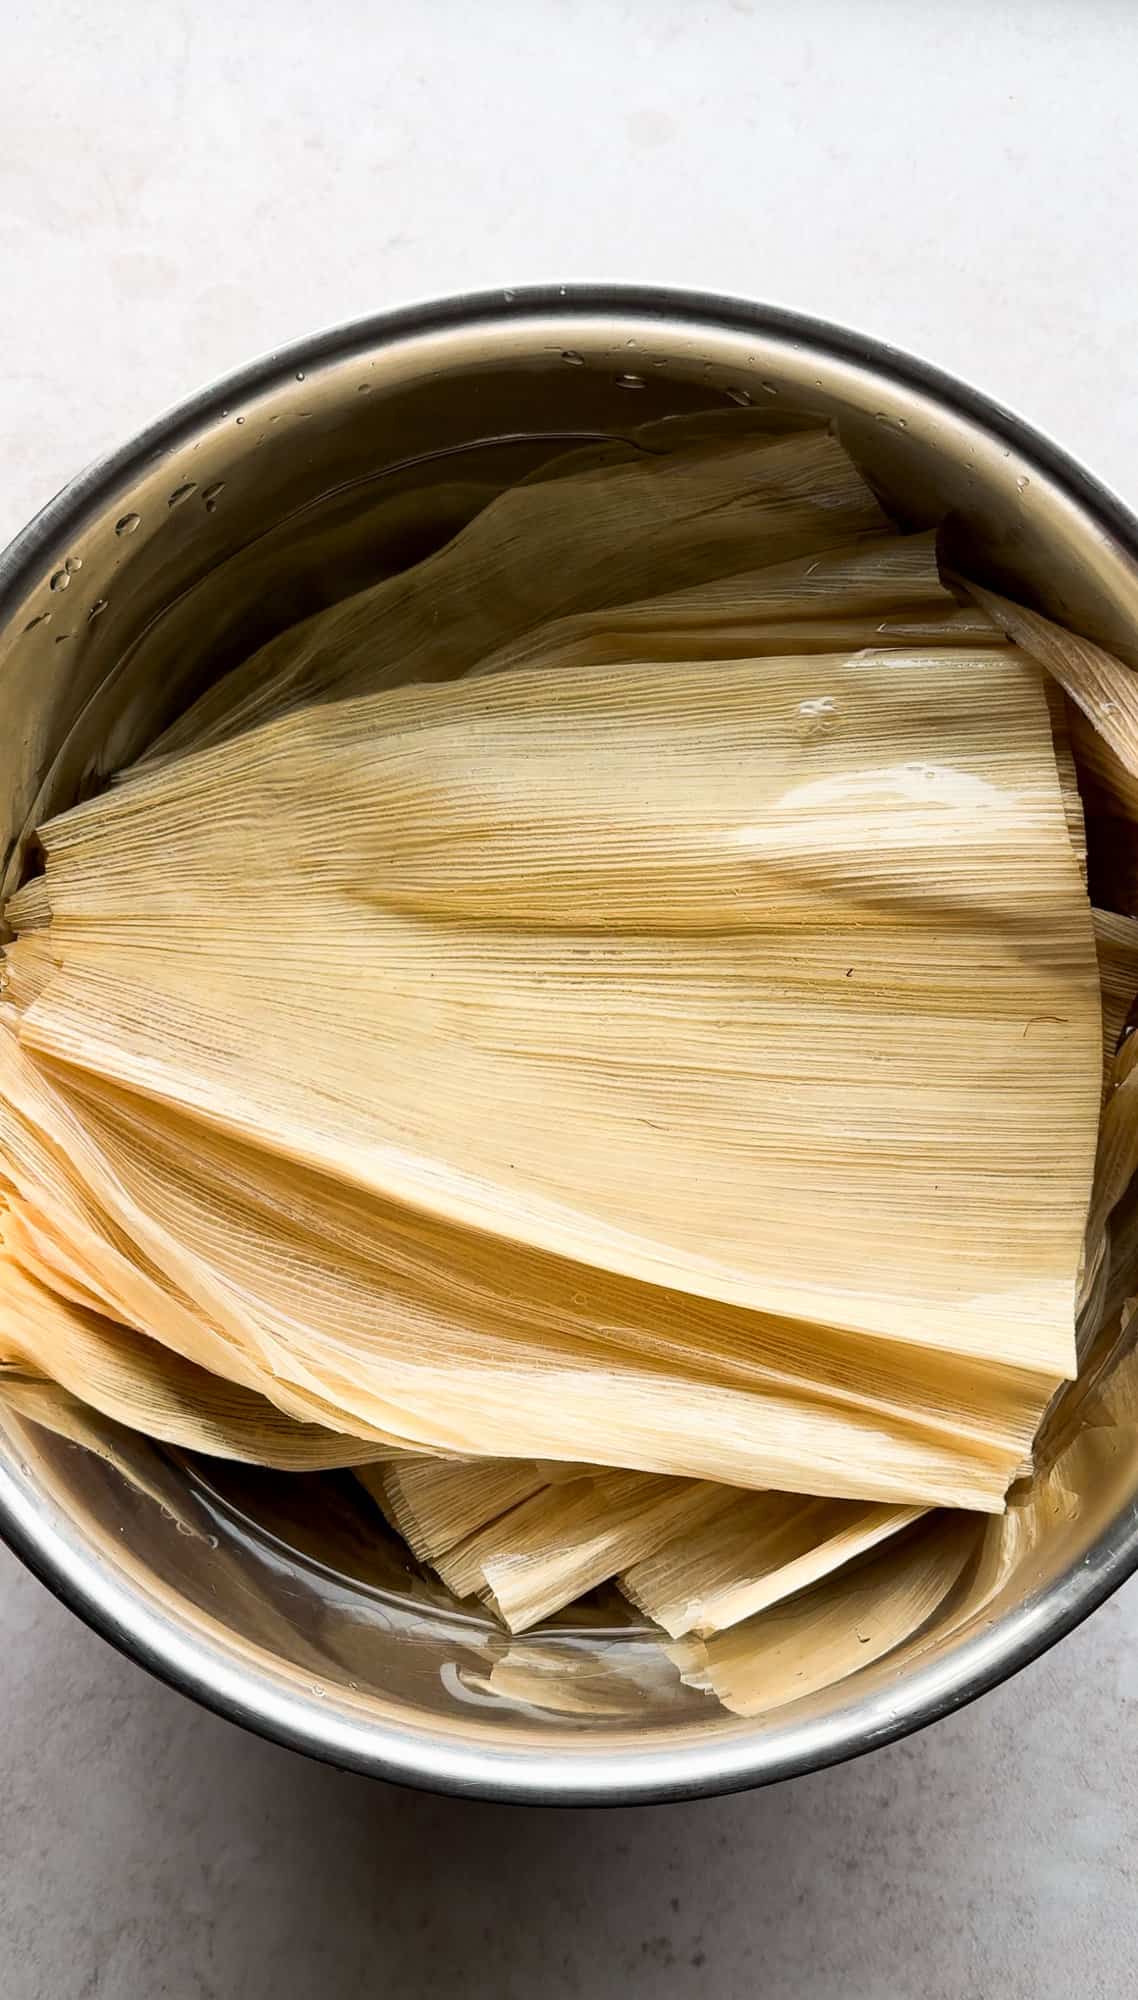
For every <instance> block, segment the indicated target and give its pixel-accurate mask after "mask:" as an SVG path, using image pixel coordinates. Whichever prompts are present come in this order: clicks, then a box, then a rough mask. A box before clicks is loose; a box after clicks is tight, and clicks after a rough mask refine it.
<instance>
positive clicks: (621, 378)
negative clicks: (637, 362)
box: [616, 375, 644, 389]
mask: <svg viewBox="0 0 1138 2000" xmlns="http://www.w3.org/2000/svg"><path fill="white" fill-rule="evenodd" d="M616 386H617V388H618V389H642V388H643V387H644V377H643V375H618V376H617V378H616Z"/></svg>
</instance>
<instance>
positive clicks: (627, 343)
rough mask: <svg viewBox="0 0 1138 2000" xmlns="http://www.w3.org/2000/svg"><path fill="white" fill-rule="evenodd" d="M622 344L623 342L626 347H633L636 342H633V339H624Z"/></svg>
mask: <svg viewBox="0 0 1138 2000" xmlns="http://www.w3.org/2000/svg"><path fill="white" fill-rule="evenodd" d="M624 344H625V346H626V347H635V346H636V342H635V341H634V340H626V341H625V343H624Z"/></svg>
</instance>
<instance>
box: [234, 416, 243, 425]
mask: <svg viewBox="0 0 1138 2000" xmlns="http://www.w3.org/2000/svg"><path fill="white" fill-rule="evenodd" d="M234 422H235V423H239V424H243V423H244V422H245V419H244V417H236V418H234Z"/></svg>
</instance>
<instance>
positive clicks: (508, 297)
mask: <svg viewBox="0 0 1138 2000" xmlns="http://www.w3.org/2000/svg"><path fill="white" fill-rule="evenodd" d="M517 296H518V295H517V293H516V292H503V293H502V297H503V298H504V299H505V301H506V303H507V305H508V304H509V302H510V300H511V299H516V298H517Z"/></svg>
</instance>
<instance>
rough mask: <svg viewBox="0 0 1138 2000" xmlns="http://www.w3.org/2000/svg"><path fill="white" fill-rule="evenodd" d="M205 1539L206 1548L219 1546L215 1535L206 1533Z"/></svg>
mask: <svg viewBox="0 0 1138 2000" xmlns="http://www.w3.org/2000/svg"><path fill="white" fill-rule="evenodd" d="M205 1539H206V1547H207V1548H210V1549H216V1548H218V1547H219V1546H220V1544H219V1542H218V1539H217V1536H216V1535H207V1536H206V1538H205Z"/></svg>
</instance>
